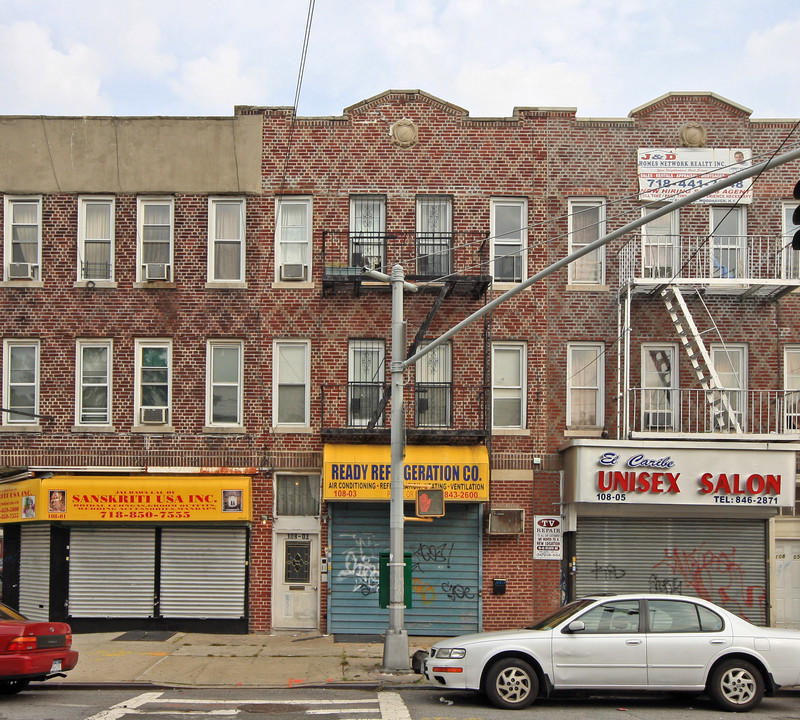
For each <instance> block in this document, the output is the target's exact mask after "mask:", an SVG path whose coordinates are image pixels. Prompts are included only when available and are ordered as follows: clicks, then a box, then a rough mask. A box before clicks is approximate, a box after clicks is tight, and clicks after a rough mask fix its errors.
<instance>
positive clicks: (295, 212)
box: [275, 198, 311, 281]
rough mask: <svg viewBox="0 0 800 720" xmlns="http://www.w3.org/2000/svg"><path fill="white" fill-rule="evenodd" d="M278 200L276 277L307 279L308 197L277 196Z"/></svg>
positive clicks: (309, 201)
mask: <svg viewBox="0 0 800 720" xmlns="http://www.w3.org/2000/svg"><path fill="white" fill-rule="evenodd" d="M277 202H278V204H277V216H278V217H277V222H276V223H275V227H276V232H277V244H278V249H277V255H278V280H293V281H296V280H309V279H310V278H311V200H310V199H309V198H280V199H279V200H278V201H277Z"/></svg>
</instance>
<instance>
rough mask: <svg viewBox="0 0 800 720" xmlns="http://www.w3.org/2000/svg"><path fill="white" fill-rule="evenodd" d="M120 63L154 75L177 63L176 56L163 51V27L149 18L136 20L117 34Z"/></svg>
mask: <svg viewBox="0 0 800 720" xmlns="http://www.w3.org/2000/svg"><path fill="white" fill-rule="evenodd" d="M114 37H115V41H116V53H115V54H116V57H117V59H118V60H119V62H120V64H122V65H123V66H126V67H128V68H135V69H136V70H137V71H140V72H143V73H145V74H147V75H150V76H153V77H159V76H163V75H165V74H166V73H168V72H169V71H171V70H173V69H174V68H175V66H176V65H177V62H176V60H175V58H174V57H173V56H171V55H166V54H164V53H163V52H161V49H160V47H159V46H160V45H161V29H160V28H159V27H158V25H156V24H155V23H154V22H152V21H149V20H136V21H133V22H132V23H131V24H128V25H126V26H125V27H123V28H120V33H119V34H117V35H115V36H114Z"/></svg>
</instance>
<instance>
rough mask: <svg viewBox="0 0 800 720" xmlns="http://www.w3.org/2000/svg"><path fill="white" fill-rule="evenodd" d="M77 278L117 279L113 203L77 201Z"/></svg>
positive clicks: (94, 199) (106, 200) (91, 199)
mask: <svg viewBox="0 0 800 720" xmlns="http://www.w3.org/2000/svg"><path fill="white" fill-rule="evenodd" d="M78 278H79V279H80V280H93V281H98V280H99V281H103V280H113V279H114V199H113V198H102V197H83V198H80V199H79V201H78Z"/></svg>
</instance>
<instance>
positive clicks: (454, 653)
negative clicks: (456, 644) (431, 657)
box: [436, 648, 467, 660]
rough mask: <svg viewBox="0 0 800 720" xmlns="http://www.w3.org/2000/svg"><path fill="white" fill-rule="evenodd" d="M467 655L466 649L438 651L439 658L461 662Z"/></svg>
mask: <svg viewBox="0 0 800 720" xmlns="http://www.w3.org/2000/svg"><path fill="white" fill-rule="evenodd" d="M466 654H467V651H466V650H465V649H464V648H439V649H438V650H437V651H436V657H437V659H438V658H450V659H451V660H460V659H461V658H463V657H464V656H465V655H466Z"/></svg>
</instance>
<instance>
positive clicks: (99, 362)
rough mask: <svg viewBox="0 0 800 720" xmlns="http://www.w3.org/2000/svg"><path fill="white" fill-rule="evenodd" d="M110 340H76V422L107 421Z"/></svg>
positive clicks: (86, 423) (92, 422) (89, 423)
mask: <svg viewBox="0 0 800 720" xmlns="http://www.w3.org/2000/svg"><path fill="white" fill-rule="evenodd" d="M111 347H112V346H111V340H78V345H77V355H78V357H77V362H76V368H77V373H78V398H77V418H76V422H75V424H76V425H110V424H111Z"/></svg>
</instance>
